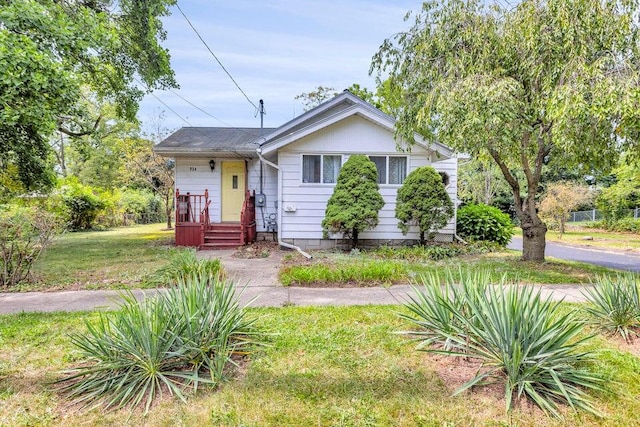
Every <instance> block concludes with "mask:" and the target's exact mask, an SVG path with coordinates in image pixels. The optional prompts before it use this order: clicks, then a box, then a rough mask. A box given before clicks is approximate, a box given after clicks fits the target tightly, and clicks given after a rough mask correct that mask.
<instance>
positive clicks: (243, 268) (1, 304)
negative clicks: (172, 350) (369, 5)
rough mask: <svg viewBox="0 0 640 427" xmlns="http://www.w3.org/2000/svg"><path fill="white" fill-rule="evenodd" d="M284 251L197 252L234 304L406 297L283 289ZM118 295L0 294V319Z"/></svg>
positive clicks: (554, 290) (78, 307)
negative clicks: (216, 263)
mask: <svg viewBox="0 0 640 427" xmlns="http://www.w3.org/2000/svg"><path fill="white" fill-rule="evenodd" d="M288 253H290V252H284V251H277V250H276V251H273V252H271V254H270V255H269V256H268V257H265V258H251V259H243V258H237V257H236V256H234V254H235V250H216V251H200V252H198V256H199V257H203V258H219V259H220V260H221V262H222V265H223V267H224V271H225V273H226V274H227V277H228V278H229V279H230V280H231V281H232V282H233V283H236V286H238V288H239V289H242V290H243V292H242V295H241V297H240V302H241V303H242V304H249V305H250V306H253V307H284V306H287V305H297V306H310V305H316V306H320V305H367V304H376V305H381V304H401V303H403V302H404V301H406V300H407V298H408V296H409V295H410V294H411V292H412V291H411V286H409V285H395V286H391V287H389V288H385V287H381V286H378V287H372V288H302V287H284V286H282V285H281V284H280V282H279V281H278V271H279V269H280V266H281V265H282V262H283V258H284V257H285V255H286V254H288ZM538 286H540V287H541V288H542V295H543V296H545V297H546V296H548V295H551V296H552V297H553V298H554V299H564V300H565V301H567V302H581V301H584V297H583V296H582V293H581V290H582V288H583V287H582V286H580V285H538ZM132 292H133V294H134V295H135V296H136V298H138V299H142V298H144V297H145V296H153V295H156V294H157V293H158V292H161V290H158V289H147V290H140V289H137V290H133V291H132ZM120 295H121V291H105V290H101V291H57V292H21V293H18V292H16V293H0V314H7V313H19V312H22V311H27V312H34V311H41V312H52V311H84V310H104V309H113V308H116V307H117V306H118V302H119V301H121V298H120Z"/></svg>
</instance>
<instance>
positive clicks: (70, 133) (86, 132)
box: [58, 116, 102, 137]
mask: <svg viewBox="0 0 640 427" xmlns="http://www.w3.org/2000/svg"><path fill="white" fill-rule="evenodd" d="M100 120H102V116H98V118H97V119H96V122H95V123H94V124H93V127H92V128H91V129H89V130H82V131H80V132H74V131H72V130H70V129H67V128H65V127H63V126H62V121H61V120H60V121H59V123H58V131H60V132H62V133H64V134H65V135H68V136H73V137H80V136H85V135H91V134H92V133H94V132H95V131H96V129H98V125H99V124H100Z"/></svg>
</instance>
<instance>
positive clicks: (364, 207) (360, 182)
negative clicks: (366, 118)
mask: <svg viewBox="0 0 640 427" xmlns="http://www.w3.org/2000/svg"><path fill="white" fill-rule="evenodd" d="M383 206H384V199H383V198H382V195H381V194H380V191H379V189H378V170H377V169H376V165H375V164H374V163H373V162H372V161H371V160H369V158H368V157H367V156H364V155H362V154H354V155H352V156H350V157H349V160H347V161H346V162H345V163H344V165H342V168H341V169H340V173H339V174H338V180H337V182H336V186H335V188H334V189H333V194H332V195H331V197H330V198H329V201H328V202H327V209H326V210H325V216H324V219H323V220H322V228H323V231H324V235H325V238H326V237H327V236H328V234H329V233H343V234H344V236H345V237H347V238H349V239H350V240H351V246H352V247H353V248H355V247H356V246H357V245H358V236H359V234H360V232H361V231H364V230H370V229H372V228H375V226H376V225H378V211H380V209H382V207H383Z"/></svg>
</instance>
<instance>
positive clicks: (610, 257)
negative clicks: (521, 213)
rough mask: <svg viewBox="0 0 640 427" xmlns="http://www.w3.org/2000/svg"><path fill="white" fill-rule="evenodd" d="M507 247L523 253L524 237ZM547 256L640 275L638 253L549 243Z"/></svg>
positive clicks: (639, 254) (639, 257)
mask: <svg viewBox="0 0 640 427" xmlns="http://www.w3.org/2000/svg"><path fill="white" fill-rule="evenodd" d="M507 247H508V248H509V249H515V250H518V251H522V237H513V238H512V239H511V243H509V245H508V246H507ZM545 254H546V255H547V256H551V257H554V258H558V259H564V260H568V261H580V262H586V263H588V264H595V265H601V266H603V267H608V268H615V269H616V270H626V271H635V272H636V273H640V253H637V252H627V251H611V250H603V249H596V248H588V247H579V246H570V245H565V244H562V243H555V242H547V247H546V252H545Z"/></svg>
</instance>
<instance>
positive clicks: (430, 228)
mask: <svg viewBox="0 0 640 427" xmlns="http://www.w3.org/2000/svg"><path fill="white" fill-rule="evenodd" d="M452 216H453V203H452V202H451V198H450V197H449V195H448V194H447V191H446V190H445V188H444V184H443V183H442V177H441V176H440V175H439V174H438V172H436V170H435V169H434V168H432V167H431V166H424V167H421V168H417V169H415V170H413V171H412V172H411V173H410V174H409V176H407V178H406V179H405V181H404V183H403V184H402V187H400V188H399V189H398V196H397V200H396V218H397V219H398V228H400V230H402V233H403V234H405V235H406V234H407V232H408V231H409V227H410V226H411V225H417V226H418V229H419V230H420V244H423V245H424V242H425V234H426V235H427V237H428V238H429V240H431V239H432V238H433V235H434V234H435V232H436V231H437V230H438V229H440V228H442V227H444V226H445V225H447V221H449V219H451V217H452Z"/></svg>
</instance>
